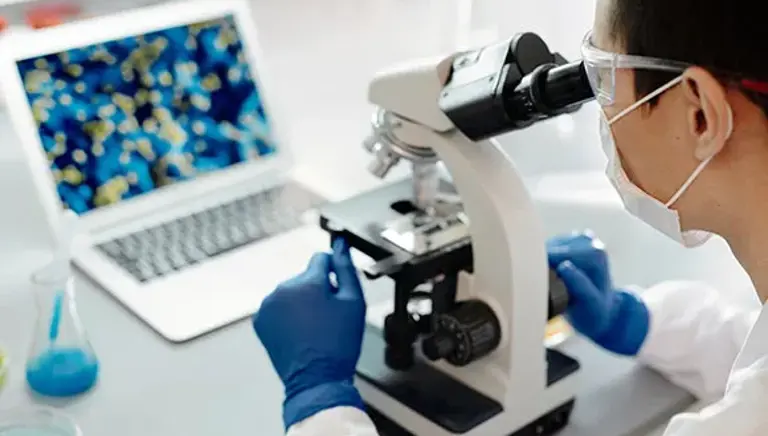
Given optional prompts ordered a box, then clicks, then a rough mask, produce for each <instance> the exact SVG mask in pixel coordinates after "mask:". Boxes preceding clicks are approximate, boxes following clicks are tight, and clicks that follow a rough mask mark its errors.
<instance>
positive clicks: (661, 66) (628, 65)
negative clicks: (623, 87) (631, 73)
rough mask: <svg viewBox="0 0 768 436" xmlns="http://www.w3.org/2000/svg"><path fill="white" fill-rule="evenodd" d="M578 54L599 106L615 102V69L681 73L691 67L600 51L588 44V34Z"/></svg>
mask: <svg viewBox="0 0 768 436" xmlns="http://www.w3.org/2000/svg"><path fill="white" fill-rule="evenodd" d="M581 55H582V58H583V61H584V67H585V70H586V72H587V77H588V78H589V83H590V84H591V85H592V91H593V92H594V93H595V97H596V98H597V101H598V103H599V104H600V105H601V106H610V105H613V104H614V102H615V98H616V70H617V69H619V68H622V69H633V70H651V71H667V72H672V73H682V72H683V71H685V70H686V69H687V68H689V67H690V66H691V65H690V64H686V63H683V62H677V61H669V60H664V59H657V58H651V57H645V56H634V55H625V54H619V53H612V52H607V51H604V50H601V49H599V48H597V47H596V46H595V45H594V44H593V43H592V32H589V33H587V35H586V36H585V37H584V41H583V42H582V45H581Z"/></svg>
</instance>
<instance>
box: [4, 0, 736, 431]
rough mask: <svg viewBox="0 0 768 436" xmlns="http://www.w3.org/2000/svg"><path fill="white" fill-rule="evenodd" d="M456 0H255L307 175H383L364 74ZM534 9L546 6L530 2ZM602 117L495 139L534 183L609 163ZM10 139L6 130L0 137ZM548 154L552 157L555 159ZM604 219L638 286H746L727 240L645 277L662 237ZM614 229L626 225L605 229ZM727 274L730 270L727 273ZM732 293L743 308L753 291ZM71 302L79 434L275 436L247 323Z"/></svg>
mask: <svg viewBox="0 0 768 436" xmlns="http://www.w3.org/2000/svg"><path fill="white" fill-rule="evenodd" d="M483 1H486V0H483ZM494 1H495V0H494ZM503 1H505V2H507V3H506V6H505V7H507V8H509V7H510V5H511V6H514V7H516V8H518V9H514V10H513V11H518V12H520V13H519V14H515V13H513V11H510V10H507V11H506V12H505V13H507V14H508V16H509V17H510V18H509V20H507V22H506V24H505V26H506V31H511V30H510V29H512V28H514V29H517V28H518V27H519V29H520V30H537V31H540V32H542V34H544V35H546V36H547V37H548V39H550V40H553V41H556V43H557V44H560V45H562V46H563V47H562V48H560V47H558V49H559V50H562V51H563V52H564V53H565V54H566V55H567V56H571V57H573V56H576V54H577V51H578V46H579V43H580V41H581V35H583V33H584V31H585V30H586V29H587V28H588V27H589V25H590V22H589V20H590V17H591V15H592V12H591V8H592V7H593V0H586V1H568V2H563V1H562V0H560V1H557V2H554V0H546V1H544V0H540V1H539V2H523V1H519V0H503ZM459 2H460V0H322V1H317V0H281V1H272V0H257V1H255V2H254V9H255V16H256V20H257V22H258V24H259V26H260V31H261V36H262V39H263V46H264V47H263V49H264V51H265V52H266V55H267V62H268V63H269V66H270V70H271V76H272V78H273V86H275V87H276V88H278V89H280V90H281V93H280V95H281V97H282V101H281V104H282V105H283V106H285V107H287V108H289V109H290V112H289V114H288V118H289V119H288V122H289V132H290V137H289V141H290V144H291V146H292V147H293V148H294V150H296V154H297V157H298V160H299V163H300V164H301V168H302V171H311V172H312V173H313V178H317V180H321V181H322V182H323V184H324V185H325V186H323V188H324V189H326V190H333V191H334V192H338V193H339V194H343V195H350V194H353V193H355V192H358V191H361V190H365V189H367V188H370V187H373V186H376V185H377V184H378V183H380V182H379V181H377V180H376V179H374V178H373V177H371V176H369V175H368V174H367V172H366V170H365V166H366V164H367V162H368V156H367V155H366V154H365V152H364V151H363V150H362V148H361V146H360V141H361V139H362V138H363V137H364V136H365V135H366V133H367V132H368V120H369V118H370V107H369V105H368V104H367V103H366V85H367V82H368V80H369V78H370V77H371V76H372V74H373V73H374V72H376V71H377V70H378V69H380V68H383V67H386V66H387V65H389V64H391V63H392V62H396V61H399V60H405V59H408V58H411V57H414V56H422V55H429V54H432V53H434V52H436V51H440V50H443V49H446V48H447V47H449V46H450V45H451V44H452V42H451V41H449V40H448V39H447V38H448V32H446V30H445V28H444V26H445V25H446V23H447V22H448V20H449V18H450V16H451V13H452V12H451V11H450V10H449V11H448V12H446V10H444V9H443V10H442V11H440V10H438V9H436V5H445V4H448V3H451V4H458V3H459ZM532 3H537V4H540V5H541V7H540V8H539V7H537V8H536V9H532V6H531V5H530V4H532ZM553 5H554V6H556V7H553ZM523 26H525V27H523ZM596 125H597V117H596V112H595V110H594V108H593V107H589V108H586V109H584V110H583V111H582V112H580V113H579V114H577V115H575V116H573V117H564V118H562V119H559V120H557V121H554V122H551V123H547V124H546V125H540V126H535V127H533V128H531V129H528V130H526V131H524V132H520V133H517V134H515V135H513V136H510V137H506V138H503V139H502V142H503V143H504V144H505V145H507V146H508V147H509V150H510V152H511V154H512V155H513V156H514V157H515V159H516V161H517V162H518V165H519V167H520V169H521V171H522V172H523V173H524V174H525V175H526V176H530V177H535V176H538V175H541V174H542V173H544V172H545V171H563V170H590V169H591V170H596V169H597V170H601V169H602V167H603V165H604V163H603V160H602V157H601V151H600V147H599V146H598V145H597V133H596V131H597V129H596ZM7 134H9V132H7V130H6V129H4V135H7ZM5 137H6V138H7V136H5ZM554 152H556V153H554ZM553 153H554V154H553ZM552 155H556V156H558V159H557V160H556V161H552V160H551V157H550V156H552ZM4 158H5V159H6V160H7V158H8V156H3V155H2V152H0V160H3V159H4ZM342 169H343V170H344V171H341V170H342ZM406 170H407V169H406V168H399V169H397V170H395V171H394V174H393V177H397V175H398V174H400V175H402V174H405V171H406ZM341 172H343V173H344V176H343V177H341V176H340V173H341ZM552 183H554V185H551V184H550V185H548V184H547V183H543V184H540V185H537V189H538V191H540V193H541V194H542V195H544V196H545V197H546V196H548V195H552V196H555V197H556V196H557V195H560V194H561V192H560V188H561V187H562V186H570V187H571V188H573V186H574V185H573V183H572V182H570V181H563V180H560V181H559V182H558V181H555V182H552ZM558 183H559V184H558ZM552 186H554V188H553V187H552ZM558 186H559V187H560V188H558ZM0 194H1V193H0ZM622 219H626V220H629V221H627V226H636V225H637V223H635V222H633V221H631V219H629V218H626V217H624V218H622ZM545 220H546V222H547V228H548V230H549V231H550V232H558V231H563V230H570V229H571V228H578V227H581V226H591V227H595V223H594V221H593V220H592V218H591V217H589V216H586V215H585V216H581V217H569V218H568V219H565V218H563V217H562V215H561V214H558V213H556V211H553V212H552V213H550V214H549V215H548V216H546V217H545ZM603 222H605V223H610V224H609V225H608V226H607V227H606V228H605V229H600V228H597V229H596V230H597V231H598V232H600V231H603V232H605V233H607V234H608V238H609V239H612V240H618V241H619V242H617V243H614V244H613V245H612V247H613V249H614V250H616V255H617V256H620V257H621V259H622V260H621V261H620V262H618V265H617V270H618V274H619V276H620V277H621V278H622V279H623V280H624V281H634V282H641V284H648V283H643V282H652V281H654V280H656V279H663V278H672V277H670V276H675V277H679V276H685V277H689V276H693V277H699V276H701V275H702V274H703V276H702V277H703V278H706V279H708V280H711V281H714V282H715V283H717V284H722V285H723V286H726V287H744V286H745V283H744V277H743V276H739V275H738V268H737V267H736V266H734V264H733V262H732V260H728V261H726V262H725V263H727V264H728V268H726V269H727V273H726V272H725V271H723V268H722V265H723V264H724V263H723V259H724V258H726V257H727V249H726V248H725V247H724V246H723V245H722V244H720V245H718V244H719V243H715V246H714V247H712V248H709V249H708V250H709V251H706V250H705V251H704V252H699V254H697V255H694V256H693V257H691V258H690V259H692V260H691V262H688V263H690V264H691V265H698V266H700V265H701V263H702V262H709V263H711V264H712V265H717V266H718V268H720V271H718V272H717V274H716V273H715V272H713V270H714V269H713V268H704V270H705V271H703V272H702V271H701V270H699V269H696V268H694V267H690V268H687V269H686V267H684V268H672V267H670V266H669V263H670V262H666V263H665V262H658V263H659V265H658V268H655V267H656V265H653V267H654V268H651V270H652V271H654V274H649V273H648V271H649V268H648V266H649V265H647V264H646V263H647V262H646V261H647V257H645V258H640V257H639V256H640V253H646V254H647V253H648V251H647V250H652V249H655V248H654V247H655V246H651V245H652V244H653V243H655V242H649V241H656V240H657V239H654V238H653V237H647V236H648V235H647V234H645V233H643V230H641V231H640V232H639V233H638V232H629V233H632V234H633V235H634V236H635V237H636V238H637V239H642V240H643V243H644V245H643V246H642V250H641V249H630V248H627V247H635V245H633V244H631V243H627V244H626V245H625V244H624V242H623V241H622V239H621V237H620V235H621V234H627V230H626V229H625V228H624V227H620V226H618V225H617V224H616V220H614V219H611V220H603ZM612 226H616V228H621V229H624V230H613V229H614V227H612ZM597 227H600V225H597ZM659 244H660V245H659V246H658V247H661V248H659V250H661V251H663V252H664V253H667V254H668V256H669V257H668V258H669V259H679V253H678V252H676V251H675V249H674V248H671V247H670V246H669V245H665V243H664V242H659ZM643 250H645V251H643ZM635 253H637V255H635ZM696 256H698V257H696ZM694 261H695V262H694ZM729 262H730V263H729ZM672 263H673V264H674V262H672ZM688 263H686V265H687V264H688ZM678 264H680V265H681V264H682V263H680V262H678ZM664 268H666V269H664ZM729 268H730V269H729ZM732 271H736V273H733V274H731V272H732ZM706 274H710V275H706ZM734 277H735V278H734ZM81 278H82V277H81ZM0 288H1V287H0ZM739 295H740V297H739V298H740V300H741V301H746V302H747V303H745V304H748V302H749V300H750V297H749V293H748V291H747V292H742V293H740V294H739ZM78 304H79V310H80V314H81V317H82V318H83V321H84V323H85V325H86V326H87V328H88V330H89V333H90V337H91V340H92V343H93V345H94V347H95V349H96V350H97V353H98V355H99V357H100V359H101V362H102V373H101V382H100V385H99V386H98V387H97V388H96V389H95V390H93V391H92V392H91V393H90V394H88V395H86V396H84V397H81V398H78V399H75V400H73V401H71V402H68V403H66V404H64V405H63V407H65V409H66V410H67V411H68V412H69V413H70V414H72V415H73V416H75V417H76V418H77V420H78V421H79V423H80V424H81V426H82V428H83V430H84V433H85V436H93V435H99V436H101V435H110V436H133V435H143V436H166V435H187V436H209V435H247V434H253V435H256V434H258V435H260V436H261V435H264V436H271V435H279V434H282V430H283V429H282V423H281V404H280V403H281V400H282V387H281V385H280V383H279V380H278V379H277V377H276V376H275V374H274V372H273V371H272V368H271V366H270V363H269V360H268V358H267V356H266V354H265V352H264V350H263V348H262V347H261V345H260V344H259V342H258V340H257V339H256V338H255V336H254V335H253V333H252V330H251V327H250V324H249V323H248V322H246V321H244V322H240V323H237V324H235V325H233V326H231V327H228V328H226V329H223V330H220V331H217V332H215V333H212V334H210V335H207V336H205V337H203V338H201V339H198V340H196V341H193V342H191V343H188V344H185V345H172V344H170V343H167V342H165V341H164V340H162V339H161V338H160V337H159V336H157V335H156V334H154V333H153V332H152V331H151V330H150V329H149V328H148V327H146V326H145V325H144V324H142V323H141V322H139V321H138V320H137V319H136V318H135V317H134V316H133V315H131V314H130V313H129V312H128V311H127V310H125V309H124V308H123V307H121V306H120V305H118V303H116V302H115V301H114V300H113V299H112V298H111V297H109V296H108V294H106V293H105V292H103V291H102V290H100V289H99V288H98V287H97V286H95V285H93V284H91V283H90V282H89V281H87V279H82V280H81V281H80V286H79V287H78ZM33 314H34V307H33V306H32V301H31V300H30V298H29V296H28V295H25V294H24V293H23V292H15V293H11V294H8V293H6V294H5V295H3V296H2V298H0V344H3V345H4V346H5V347H6V348H7V349H8V350H9V351H10V353H11V359H12V361H13V365H12V366H13V367H12V372H11V374H10V379H9V380H8V383H7V385H6V386H5V388H4V389H3V390H0V409H3V408H7V407H12V406H17V405H20V404H29V403H30V402H32V401H35V399H34V398H32V397H31V396H30V394H29V393H28V392H27V390H26V387H25V384H24V381H23V360H24V357H25V356H24V354H25V353H26V347H27V345H28V342H29V336H30V335H31V328H32V322H33Z"/></svg>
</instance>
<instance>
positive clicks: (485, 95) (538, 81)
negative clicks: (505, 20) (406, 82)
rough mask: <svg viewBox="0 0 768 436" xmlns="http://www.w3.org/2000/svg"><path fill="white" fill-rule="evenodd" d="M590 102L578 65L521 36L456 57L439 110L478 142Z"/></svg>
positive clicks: (537, 40)
mask: <svg viewBox="0 0 768 436" xmlns="http://www.w3.org/2000/svg"><path fill="white" fill-rule="evenodd" d="M593 98H594V93H593V91H592V87H591V86H590V84H589V80H588V78H587V74H586V71H585V69H584V66H583V63H582V62H581V61H579V62H573V63H568V62H567V61H566V59H565V58H563V57H562V56H560V55H559V54H557V53H551V52H550V51H549V48H547V45H546V44H545V43H544V41H543V40H541V38H539V37H538V36H536V35H534V34H532V33H525V34H521V35H518V36H516V37H514V38H512V39H511V40H508V41H505V42H503V43H499V44H494V45H490V46H487V47H484V48H481V49H479V50H476V51H472V52H468V53H464V54H462V55H461V56H458V57H457V58H456V59H455V60H454V63H453V71H452V74H451V77H450V79H449V81H448V83H447V84H446V85H445V87H444V88H443V92H442V94H441V95H440V99H439V106H440V109H441V110H442V111H443V112H444V113H445V114H446V116H448V118H449V119H450V120H451V121H452V122H453V124H454V125H455V126H456V128H458V129H459V130H460V131H461V132H462V133H464V134H465V135H466V136H467V137H468V138H469V139H471V140H473V141H478V140H482V139H487V138H490V137H494V136H498V135H500V134H503V133H506V132H510V131H513V130H519V129H523V128H525V127H528V126H530V125H532V124H534V123H536V122H538V121H542V120H545V119H548V118H552V117H555V116H558V115H561V114H563V113H569V112H573V111H575V110H577V109H579V108H580V107H581V105H582V104H584V103H585V102H587V101H589V100H591V99H593Z"/></svg>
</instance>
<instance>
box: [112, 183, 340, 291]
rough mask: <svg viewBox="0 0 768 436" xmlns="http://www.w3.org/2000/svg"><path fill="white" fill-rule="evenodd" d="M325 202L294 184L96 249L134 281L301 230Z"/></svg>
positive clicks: (184, 218) (151, 277)
mask: <svg viewBox="0 0 768 436" xmlns="http://www.w3.org/2000/svg"><path fill="white" fill-rule="evenodd" d="M324 202H325V200H324V199H323V198H321V197H320V196H318V195H317V194H315V193H313V192H310V191H309V190H307V189H306V188H304V187H302V186H301V185H299V184H296V183H287V184H285V185H281V186H278V187H275V188H272V189H270V190H267V191H263V192H259V193H256V194H254V195H251V196H249V197H245V198H241V199H238V200H235V201H232V202H230V203H226V204H223V205H219V206H216V207H213V208H210V209H207V210H204V211H202V212H198V213H195V214H192V215H189V216H186V217H182V218H179V219H177V220H175V221H170V222H167V223H164V224H161V225H158V226H156V227H152V228H148V229H145V230H142V231H139V232H136V233H133V234H130V235H127V236H124V237H121V238H119V239H115V240H112V241H109V242H106V243H104V244H101V245H99V247H98V248H99V249H100V250H101V252H102V253H104V254H106V255H107V256H108V257H109V258H111V259H112V260H113V261H115V262H116V263H117V264H118V265H120V266H121V267H123V268H124V269H125V270H126V271H128V272H129V273H130V274H131V275H132V276H133V277H135V278H136V279H137V280H139V281H140V282H148V281H150V280H153V279H156V278H159V277H162V276H164V275H167V274H170V273H171V272H174V271H181V270H183V269H184V268H187V267H189V266H190V265H194V264H196V263H199V262H204V261H205V260H206V259H209V258H212V257H215V256H218V255H220V254H222V253H226V252H228V251H230V250H234V249H236V248H238V247H242V246H244V245H246V244H250V243H252V242H257V241H259V240H262V239H266V238H269V237H271V236H274V235H277V234H280V233H283V232H286V231H289V230H293V229H295V228H298V227H300V226H302V225H303V224H304V223H303V221H302V216H303V215H304V214H305V213H306V212H308V211H310V210H312V209H315V208H317V207H319V206H320V205H322V204H323V203H324Z"/></svg>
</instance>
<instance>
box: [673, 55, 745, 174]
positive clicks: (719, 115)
mask: <svg viewBox="0 0 768 436" xmlns="http://www.w3.org/2000/svg"><path fill="white" fill-rule="evenodd" d="M682 87H683V92H684V94H685V98H686V101H687V105H686V107H687V117H686V118H687V120H688V130H689V133H690V134H691V136H692V137H693V138H694V139H695V143H696V147H695V150H694V154H695V156H696V158H697V159H699V160H705V159H707V158H710V157H712V156H714V155H716V154H717V153H719V152H720V151H722V149H723V147H725V144H726V143H727V142H728V139H730V137H731V134H732V133H733V121H734V120H733V111H732V110H731V106H730V104H729V103H728V100H727V98H726V91H725V87H723V85H722V84H721V83H720V82H719V81H718V80H717V79H716V78H715V77H714V76H713V75H712V74H710V73H709V72H708V71H706V70H705V69H703V68H699V67H691V68H689V69H687V70H686V71H685V73H683V83H682Z"/></svg>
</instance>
